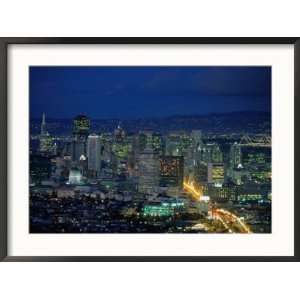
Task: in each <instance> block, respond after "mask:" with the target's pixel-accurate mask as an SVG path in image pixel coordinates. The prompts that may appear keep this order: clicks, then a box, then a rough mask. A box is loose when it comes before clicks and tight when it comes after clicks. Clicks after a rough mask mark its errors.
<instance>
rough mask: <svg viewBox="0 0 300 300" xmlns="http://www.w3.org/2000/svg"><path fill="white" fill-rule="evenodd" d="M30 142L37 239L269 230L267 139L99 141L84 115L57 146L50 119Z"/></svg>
mask: <svg viewBox="0 0 300 300" xmlns="http://www.w3.org/2000/svg"><path fill="white" fill-rule="evenodd" d="M32 139H33V140H34V139H36V140H38V146H37V147H36V148H34V147H32V148H31V153H30V231H31V232H33V233H34V232H71V233H72V232H91V233H98V232H99V233H155V232H157V233H164V232H169V233H178V232H187V233H194V232H207V233H215V232H216V233H221V232H224V233H226V232H245V231H243V227H241V225H240V224H239V223H240V222H243V223H242V225H243V224H247V226H249V227H247V228H251V232H262V233H268V232H271V142H270V137H269V136H268V135H262V134H260V135H258V136H252V137H251V138H249V137H248V136H247V137H245V136H244V137H242V136H240V137H239V138H238V140H237V139H233V138H232V137H231V136H230V135H228V136H226V135H225V136H224V135H220V136H218V135H214V136H213V137H209V136H208V135H204V134H203V133H202V131H201V130H200V129H195V130H191V131H180V132H178V131H177V132H168V133H162V132H153V131H147V130H143V131H139V130H138V129H137V130H136V133H131V134H129V133H127V132H126V131H125V130H124V129H123V128H122V124H119V125H117V126H116V128H115V130H114V131H113V132H99V133H92V132H91V121H90V119H89V118H88V117H86V116H84V115H79V116H77V117H75V118H74V120H73V129H72V133H70V135H69V136H66V137H64V138H59V139H58V138H55V137H54V136H51V135H50V134H49V132H48V130H47V124H46V120H45V115H43V117H42V122H41V128H40V134H39V135H37V136H35V137H32ZM227 212H228V214H227ZM229 214H230V215H229ZM231 216H234V218H233V217H232V218H231ZM235 217H236V218H235ZM236 220H237V221H238V222H236ZM243 226H244V225H243ZM249 231H250V229H249ZM246 232H248V231H246Z"/></svg>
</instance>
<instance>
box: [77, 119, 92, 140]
mask: <svg viewBox="0 0 300 300" xmlns="http://www.w3.org/2000/svg"><path fill="white" fill-rule="evenodd" d="M90 127H91V123H90V119H89V118H88V117H86V116H84V115H78V116H76V117H75V118H74V120H73V135H74V136H75V137H76V138H79V137H85V138H87V136H88V134H89V130H90Z"/></svg>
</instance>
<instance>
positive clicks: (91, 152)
mask: <svg viewBox="0 0 300 300" xmlns="http://www.w3.org/2000/svg"><path fill="white" fill-rule="evenodd" d="M87 156H88V171H89V174H90V175H91V177H96V176H97V175H99V174H100V170H101V140H100V136H98V135H94V134H93V135H89V136H88V142H87Z"/></svg>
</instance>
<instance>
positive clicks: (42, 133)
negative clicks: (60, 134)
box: [41, 112, 47, 135]
mask: <svg viewBox="0 0 300 300" xmlns="http://www.w3.org/2000/svg"><path fill="white" fill-rule="evenodd" d="M46 134H47V128H46V115H45V113H44V112H43V115H42V123H41V135H46Z"/></svg>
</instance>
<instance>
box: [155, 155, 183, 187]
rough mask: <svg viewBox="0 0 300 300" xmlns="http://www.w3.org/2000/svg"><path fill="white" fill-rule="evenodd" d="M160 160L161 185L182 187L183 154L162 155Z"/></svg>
mask: <svg viewBox="0 0 300 300" xmlns="http://www.w3.org/2000/svg"><path fill="white" fill-rule="evenodd" d="M159 162H160V185H161V186H164V187H170V186H172V187H178V188H182V184H183V156H162V157H160V159H159Z"/></svg>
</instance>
